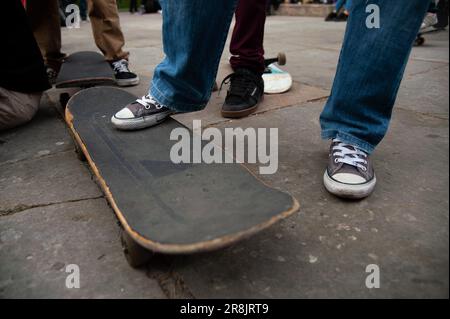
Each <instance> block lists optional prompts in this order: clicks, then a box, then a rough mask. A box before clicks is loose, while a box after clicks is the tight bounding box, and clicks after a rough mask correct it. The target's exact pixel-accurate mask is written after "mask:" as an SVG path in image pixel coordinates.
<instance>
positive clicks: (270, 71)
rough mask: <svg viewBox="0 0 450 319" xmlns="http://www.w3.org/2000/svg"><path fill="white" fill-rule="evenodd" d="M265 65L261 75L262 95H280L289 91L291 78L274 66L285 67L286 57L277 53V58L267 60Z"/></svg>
mask: <svg viewBox="0 0 450 319" xmlns="http://www.w3.org/2000/svg"><path fill="white" fill-rule="evenodd" d="M265 63H266V70H265V71H264V74H263V80H264V93H266V94H280V93H284V92H287V91H289V90H290V89H291V87H292V76H291V75H290V74H289V73H288V72H286V71H284V70H282V69H281V68H279V67H278V66H277V65H276V64H278V65H279V66H280V65H285V64H286V55H285V54H284V53H279V54H278V57H277V58H275V59H267V60H266V62H265Z"/></svg>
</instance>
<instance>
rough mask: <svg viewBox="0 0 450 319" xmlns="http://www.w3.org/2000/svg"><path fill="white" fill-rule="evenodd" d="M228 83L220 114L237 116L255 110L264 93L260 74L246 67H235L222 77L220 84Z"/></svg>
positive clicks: (242, 115)
mask: <svg viewBox="0 0 450 319" xmlns="http://www.w3.org/2000/svg"><path fill="white" fill-rule="evenodd" d="M228 83H229V84H230V88H229V89H228V92H227V96H226V98H225V102H224V104H223V106H222V116H223V117H230V118H239V117H244V116H247V115H249V114H251V113H253V112H255V111H256V108H257V107H258V103H259V102H260V101H261V100H262V98H263V95H264V80H263V78H262V75H260V74H257V73H255V72H252V71H250V70H248V69H237V70H236V71H235V72H234V73H232V74H230V75H228V76H227V77H226V78H225V79H223V81H222V85H223V84H228Z"/></svg>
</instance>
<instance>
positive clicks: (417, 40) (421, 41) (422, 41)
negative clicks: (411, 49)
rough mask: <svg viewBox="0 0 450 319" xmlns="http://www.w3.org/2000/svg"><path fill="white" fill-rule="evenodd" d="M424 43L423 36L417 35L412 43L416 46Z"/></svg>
mask: <svg viewBox="0 0 450 319" xmlns="http://www.w3.org/2000/svg"><path fill="white" fill-rule="evenodd" d="M424 43H425V38H424V37H418V38H417V39H416V41H414V44H415V45H416V46H421V45H423V44H424Z"/></svg>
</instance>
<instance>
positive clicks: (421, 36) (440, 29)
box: [414, 28, 445, 46]
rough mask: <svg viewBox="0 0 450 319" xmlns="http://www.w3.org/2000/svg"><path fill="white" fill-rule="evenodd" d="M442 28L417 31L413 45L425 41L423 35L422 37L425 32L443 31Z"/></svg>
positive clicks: (419, 44)
mask: <svg viewBox="0 0 450 319" xmlns="http://www.w3.org/2000/svg"><path fill="white" fill-rule="evenodd" d="M444 30H445V28H435V29H429V30H426V31H422V32H419V33H418V34H417V37H416V40H415V41H414V45H415V46H421V45H423V44H424V43H425V37H424V35H425V34H428V33H435V32H441V31H444Z"/></svg>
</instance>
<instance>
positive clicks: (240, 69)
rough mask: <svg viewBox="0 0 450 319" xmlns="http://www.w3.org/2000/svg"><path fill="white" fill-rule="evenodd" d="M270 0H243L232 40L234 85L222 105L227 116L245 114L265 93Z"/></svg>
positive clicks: (239, 4) (224, 114)
mask: <svg viewBox="0 0 450 319" xmlns="http://www.w3.org/2000/svg"><path fill="white" fill-rule="evenodd" d="M265 22H266V0H240V1H239V2H238V5H237V8H236V24H235V26H234V30H233V36H232V38H231V43H230V52H231V54H232V56H231V59H230V64H231V67H232V68H233V70H234V73H233V74H232V75H230V76H228V77H227V78H225V79H226V80H228V79H229V81H230V88H229V90H228V92H227V96H226V98H225V102H224V104H223V106H222V115H223V116H225V117H232V118H237V117H243V116H247V115H249V114H250V113H252V112H254V111H255V110H256V108H257V107H258V103H259V102H260V101H261V99H262V97H263V94H264V81H263V79H262V74H263V73H264V69H265V63H264V46H263V42H264V25H265Z"/></svg>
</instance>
